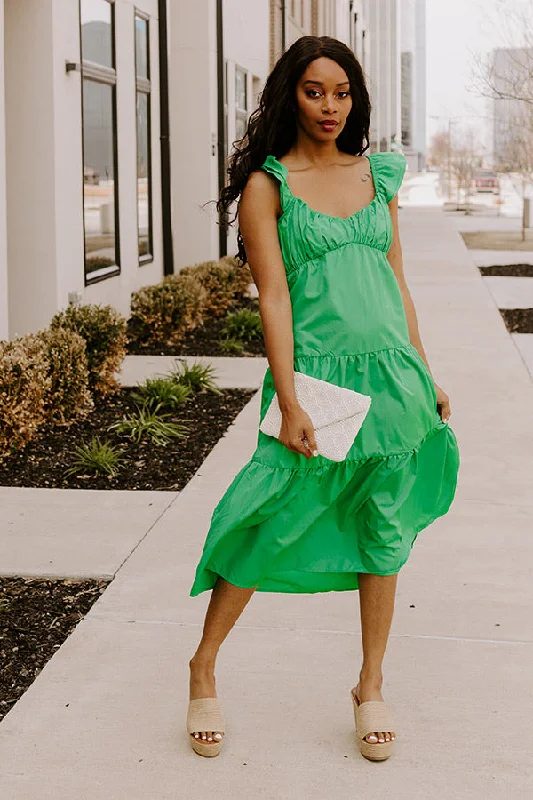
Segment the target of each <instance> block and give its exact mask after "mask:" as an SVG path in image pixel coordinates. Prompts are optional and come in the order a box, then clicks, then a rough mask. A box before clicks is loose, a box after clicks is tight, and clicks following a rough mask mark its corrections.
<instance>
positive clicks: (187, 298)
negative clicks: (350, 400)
mask: <svg viewBox="0 0 533 800" xmlns="http://www.w3.org/2000/svg"><path fill="white" fill-rule="evenodd" d="M171 277H172V280H171V281H170V280H165V281H163V283H159V284H156V285H154V286H144V287H142V288H141V289H139V290H138V291H137V292H134V293H133V294H132V297H131V320H130V324H131V331H132V333H133V335H134V336H135V337H136V338H137V339H138V340H139V341H141V342H149V341H165V342H168V343H170V344H179V343H180V342H181V340H182V339H183V337H184V335H185V333H186V332H187V331H188V330H190V329H191V328H194V327H195V326H196V325H197V324H198V323H199V322H200V321H201V315H202V309H203V307H204V303H205V298H206V291H205V289H204V288H203V286H202V284H201V283H200V282H199V281H197V280H196V279H195V278H193V277H192V276H189V275H183V276H182V275H172V276H171Z"/></svg>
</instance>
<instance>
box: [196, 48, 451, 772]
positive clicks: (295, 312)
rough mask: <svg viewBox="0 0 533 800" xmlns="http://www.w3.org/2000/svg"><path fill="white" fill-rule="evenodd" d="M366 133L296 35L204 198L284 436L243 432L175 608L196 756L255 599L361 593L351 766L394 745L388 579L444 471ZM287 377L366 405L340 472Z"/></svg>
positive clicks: (345, 57) (330, 61)
mask: <svg viewBox="0 0 533 800" xmlns="http://www.w3.org/2000/svg"><path fill="white" fill-rule="evenodd" d="M369 124H370V102H369V97H368V92H367V89H366V86H365V81H364V77H363V73H362V70H361V67H360V65H359V63H358V62H357V60H356V59H355V57H354V55H353V53H352V51H351V50H350V49H349V48H348V47H347V46H346V45H344V44H343V43H341V42H339V41H337V40H336V39H332V38H329V37H327V36H322V37H313V36H304V37H302V38H301V39H299V40H298V41H297V42H295V44H293V45H292V47H291V48H290V49H289V50H288V51H287V52H286V53H285V54H284V55H283V56H282V57H281V58H280V59H279V61H278V62H277V64H276V65H275V67H274V69H273V71H272V73H271V74H270V76H269V77H268V80H267V82H266V85H265V88H264V91H263V93H262V97H261V101H260V105H259V108H258V109H257V111H256V112H255V113H254V114H253V115H252V117H251V119H250V122H249V126H248V131H247V135H246V136H245V138H244V139H243V140H242V142H241V143H240V144H241V147H240V149H239V150H238V151H236V152H235V153H234V154H233V156H232V160H231V165H230V170H229V177H230V180H229V184H228V186H227V187H226V188H225V189H224V191H223V192H222V195H221V198H220V200H219V210H222V211H224V212H225V211H227V209H228V207H229V205H230V204H231V203H232V202H233V201H234V200H236V199H237V198H238V197H239V196H240V202H239V205H238V217H239V228H240V230H239V236H238V242H239V253H238V255H239V257H240V259H242V261H243V262H245V261H248V264H249V266H250V269H251V272H252V275H253V278H254V280H255V283H256V285H257V287H258V291H259V309H260V313H261V319H262V323H263V332H264V339H265V345H266V350H267V357H268V363H269V366H268V369H267V371H266V375H265V378H264V382H263V387H262V395H261V410H260V418H261V421H262V419H263V417H264V415H265V413H266V411H267V408H268V406H269V404H270V402H271V400H272V397H273V396H274V393H275V392H277V395H278V400H279V404H280V408H281V411H282V427H281V431H280V434H279V439H278V438H275V437H272V436H267V435H265V434H264V433H263V432H262V431H258V440H257V447H256V450H255V452H254V454H253V456H252V458H251V460H250V461H249V462H248V464H246V465H245V466H244V467H243V468H242V469H241V471H240V472H239V473H238V475H237V476H236V477H235V479H234V481H233V482H232V484H231V485H230V487H229V488H228V490H227V491H226V493H225V495H224V496H223V497H222V499H221V500H220V502H219V504H218V505H217V507H216V508H215V510H214V512H213V516H212V520H211V527H210V530H209V533H208V536H207V538H206V541H205V544H204V549H203V554H202V557H201V560H200V562H199V564H198V567H197V570H196V577H195V580H194V583H193V586H192V588H191V592H190V594H191V596H195V595H197V594H199V593H200V592H203V591H205V590H207V589H211V588H212V589H213V592H212V595H211V599H210V603H209V608H208V611H207V615H206V619H205V624H204V630H203V636H202V640H201V642H200V644H199V646H198V649H197V650H196V653H195V654H194V656H193V657H192V659H191V661H190V669H191V682H190V699H191V702H190V705H189V712H188V719H187V730H188V731H189V733H190V734H191V742H192V746H193V748H194V749H195V751H196V752H198V753H200V754H201V755H208V756H209V755H217V754H218V752H219V750H220V747H221V744H222V739H223V735H224V719H223V716H222V712H221V707H220V704H219V700H218V698H217V697H216V690H215V677H214V667H215V660H216V656H217V653H218V650H219V647H220V645H221V644H222V642H223V641H224V639H225V638H226V636H227V635H228V633H229V631H230V630H231V628H232V627H233V625H234V624H235V622H236V621H237V619H238V618H239V616H240V614H241V612H242V611H243V609H244V607H245V606H246V604H247V603H248V601H249V600H250V598H251V596H252V594H253V593H254V591H255V590H258V591H266V592H306V593H310V592H326V591H343V590H350V589H359V597H360V613H361V625H362V649H363V660H362V666H361V670H360V674H359V681H358V683H357V685H356V686H355V687H353V689H352V691H351V696H352V700H353V704H354V712H355V721H356V729H357V737H358V742H359V747H360V750H361V753H362V754H363V755H364V756H366V757H367V758H370V759H372V760H382V759H385V758H387V757H388V756H389V755H390V753H391V748H392V742H393V740H394V738H395V729H394V725H393V722H392V719H391V717H390V714H389V713H388V710H387V708H386V706H385V704H384V701H383V696H382V693H381V690H382V682H383V676H382V662H383V657H384V654H385V648H386V645H387V639H388V635H389V629H390V625H391V621H392V615H393V608H394V598H395V590H396V581H397V574H398V572H399V570H400V568H401V567H402V566H403V564H404V563H405V562H406V561H407V558H408V556H409V553H410V550H411V547H412V545H413V543H414V541H415V539H416V536H417V534H418V532H419V531H420V530H422V529H423V528H424V527H426V526H427V525H429V524H430V523H431V522H432V521H433V520H434V519H436V518H437V517H438V516H441V515H443V514H445V513H446V512H447V511H448V509H449V507H450V505H451V502H452V500H453V496H454V493H455V488H456V481H457V472H458V466H459V455H458V448H457V442H456V439H455V436H454V434H453V431H452V430H451V428H450V427H449V426H448V425H447V422H448V419H449V417H450V402H449V399H448V396H447V394H446V392H445V391H444V390H443V389H442V388H441V387H440V386H437V384H435V383H434V382H433V379H432V375H431V372H430V368H429V365H428V363H427V359H426V355H425V352H424V348H423V346H422V343H421V340H420V335H419V332H418V324H417V317H416V313H415V309H414V306H413V302H412V299H411V296H410V294H409V290H408V288H407V286H406V283H405V278H404V274H403V268H402V254H401V247H400V239H399V235H398V200H397V192H398V189H399V187H400V185H401V182H402V178H403V174H404V170H405V159H404V157H403V156H402V155H400V154H397V153H383V152H382V153H373V154H371V155H369V156H365V155H363V153H364V152H365V151H366V150H367V149H368V135H369ZM295 370H297V371H300V372H304V373H307V374H308V375H312V376H314V377H316V378H321V379H322V380H325V381H329V382H330V383H333V384H336V385H337V386H343V387H348V388H351V389H354V390H356V391H357V392H361V393H363V394H367V395H370V396H371V397H372V403H371V408H370V411H369V413H368V415H367V417H366V419H365V420H364V422H363V425H362V428H361V430H360V431H359V433H358V434H357V436H356V437H355V440H354V443H353V445H352V447H351V449H350V450H349V452H348V455H347V456H346V459H345V460H344V461H342V462H333V461H331V460H328V459H326V458H324V457H323V456H321V455H319V454H317V451H316V443H315V435H314V430H313V425H312V423H311V420H310V418H309V416H308V414H306V413H305V411H304V410H303V409H302V408H301V407H300V406H299V404H298V402H297V399H296V395H295V391H294V380H293V372H294V371H295Z"/></svg>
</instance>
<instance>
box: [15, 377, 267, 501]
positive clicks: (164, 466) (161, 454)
mask: <svg viewBox="0 0 533 800" xmlns="http://www.w3.org/2000/svg"><path fill="white" fill-rule="evenodd" d="M133 391H135V390H134V389H131V388H123V389H121V390H120V391H119V393H118V394H116V395H115V396H112V397H108V398H106V399H105V400H101V401H99V402H98V403H97V404H96V406H95V408H94V410H93V411H92V412H91V413H90V414H89V416H88V417H87V418H86V419H85V420H83V421H80V422H76V423H75V424H73V425H72V426H71V427H69V428H50V429H46V430H43V431H42V432H40V433H39V434H38V435H37V436H36V437H35V438H34V439H32V440H31V441H30V442H29V443H28V444H27V445H26V447H25V448H24V449H23V450H20V451H19V452H17V453H12V454H10V455H8V456H5V457H4V458H2V459H0V485H1V486H28V487H39V488H48V489H50V488H57V489H141V490H161V491H179V490H181V489H183V487H184V486H185V485H186V484H187V483H188V481H189V480H190V479H191V478H192V476H193V475H194V473H195V472H196V471H197V469H198V468H199V467H200V465H201V464H202V462H203V461H204V460H205V458H206V457H207V455H208V454H209V452H210V451H211V450H212V449H213V447H214V446H215V444H216V443H217V442H218V440H219V439H220V438H221V436H222V435H223V434H224V433H225V431H226V429H227V428H228V426H229V425H230V424H231V423H232V422H233V421H234V419H235V417H236V416H237V414H238V413H239V412H240V411H241V410H242V409H243V408H244V406H245V405H246V403H247V402H248V401H249V400H250V399H251V397H252V396H253V395H254V394H255V390H248V389H224V390H222V395H217V394H215V393H213V392H209V391H205V390H204V391H203V392H200V393H198V394H196V395H194V396H193V397H192V398H191V399H190V400H189V401H188V403H186V404H185V405H184V406H183V407H182V408H180V409H179V411H177V412H175V413H173V414H172V415H171V416H169V417H168V418H167V421H169V422H177V423H180V424H183V425H187V426H188V427H189V432H188V433H187V435H186V438H184V439H171V440H170V442H169V443H168V444H166V445H155V444H152V442H151V441H149V440H145V441H143V440H141V442H140V443H139V444H136V443H135V442H133V441H131V440H130V439H129V438H127V437H125V436H119V435H118V434H117V433H116V432H115V431H110V432H108V431H107V428H108V426H109V425H111V424H112V423H114V422H117V421H119V420H120V419H122V416H123V415H124V414H129V413H131V412H132V411H134V410H135V404H134V402H133V401H132V399H131V393H132V392H133ZM93 435H94V436H99V437H100V440H101V441H104V440H106V441H111V442H112V443H113V444H115V445H117V446H119V447H120V448H121V450H122V451H123V456H124V459H123V462H122V464H121V466H120V468H119V471H118V474H117V475H115V476H113V477H111V476H103V475H100V476H97V475H83V474H79V475H74V476H69V477H65V475H64V470H65V469H67V467H69V466H70V465H71V464H72V460H73V457H74V450H75V447H76V446H78V445H80V444H82V443H85V442H87V443H89V442H90V440H91V438H92V436H93Z"/></svg>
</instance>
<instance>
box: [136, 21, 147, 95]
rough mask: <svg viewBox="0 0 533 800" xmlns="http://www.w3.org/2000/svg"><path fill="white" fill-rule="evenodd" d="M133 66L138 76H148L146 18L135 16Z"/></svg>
mask: <svg viewBox="0 0 533 800" xmlns="http://www.w3.org/2000/svg"><path fill="white" fill-rule="evenodd" d="M135 66H136V72H137V77H138V78H147V79H148V78H149V77H150V75H149V72H148V69H149V64H148V20H147V19H142V17H139V16H136V17H135Z"/></svg>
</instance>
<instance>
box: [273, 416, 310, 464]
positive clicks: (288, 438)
mask: <svg viewBox="0 0 533 800" xmlns="http://www.w3.org/2000/svg"><path fill="white" fill-rule="evenodd" d="M278 438H279V440H280V442H281V443H282V444H284V445H285V447H288V448H289V450H292V452H293V453H300V454H301V455H303V456H305V457H306V458H312V457H313V456H314V455H318V451H317V446H316V441H315V429H314V427H313V423H312V422H311V417H310V416H309V414H307V412H305V411H304V410H303V408H302V407H301V406H299V405H296V406H295V407H294V408H291V409H288V410H285V411H282V413H281V430H280V432H279V437H278ZM304 440H305V441H304Z"/></svg>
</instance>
